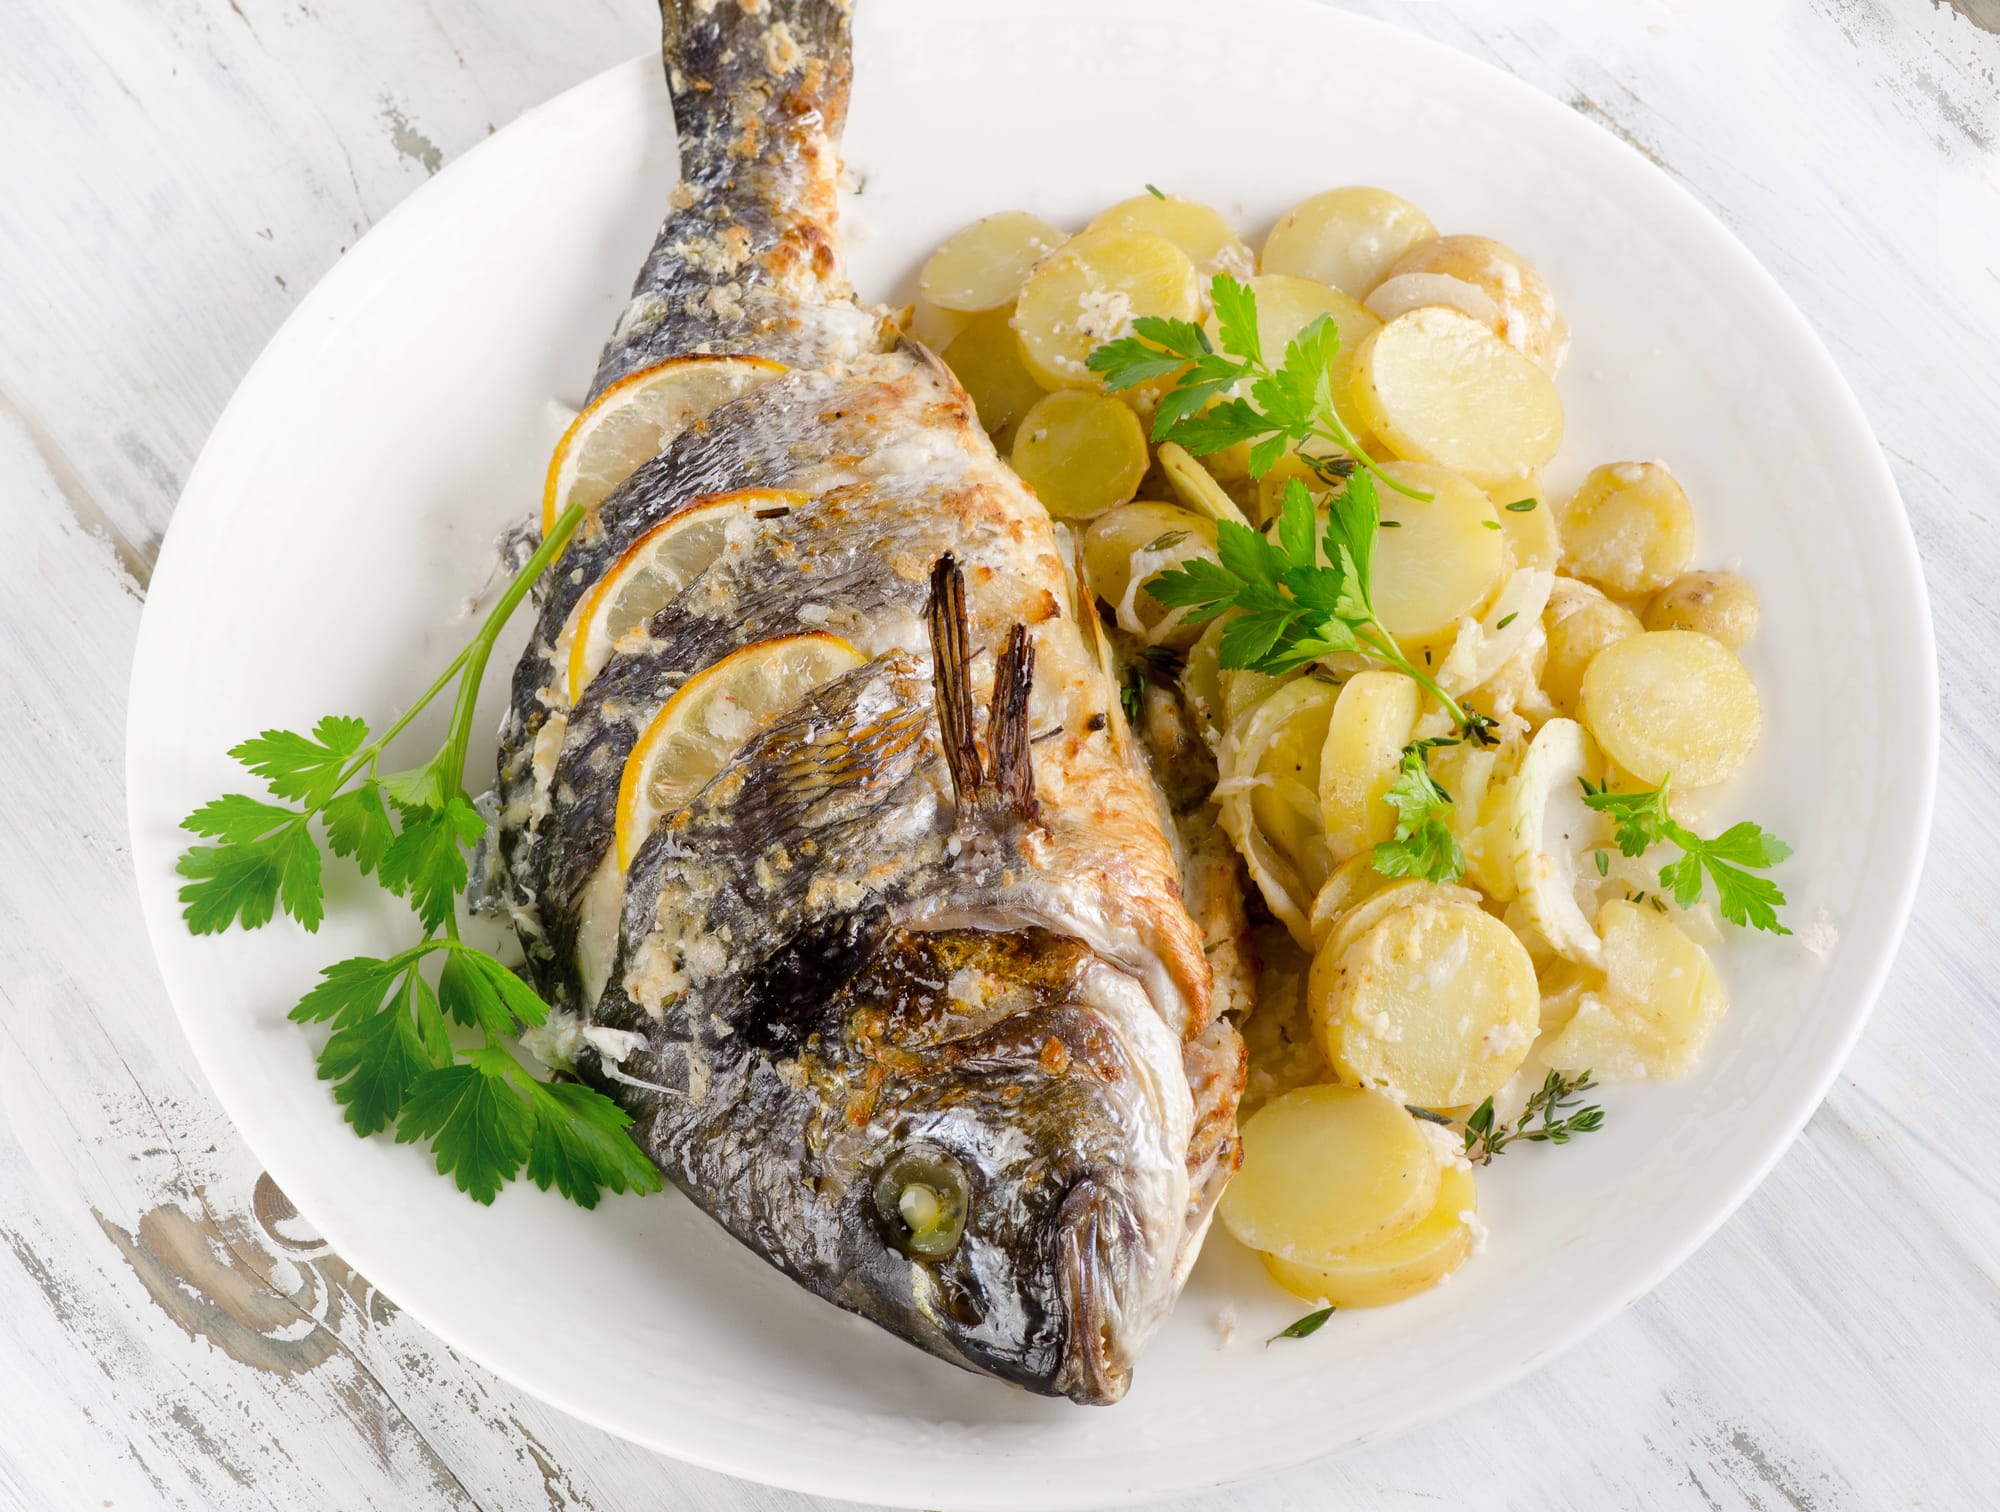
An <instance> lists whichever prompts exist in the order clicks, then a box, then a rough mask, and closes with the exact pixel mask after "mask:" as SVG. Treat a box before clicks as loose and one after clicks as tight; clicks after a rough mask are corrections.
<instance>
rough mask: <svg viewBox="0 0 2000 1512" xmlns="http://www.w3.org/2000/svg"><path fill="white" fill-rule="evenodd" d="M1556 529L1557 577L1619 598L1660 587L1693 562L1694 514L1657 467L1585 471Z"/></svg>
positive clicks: (1642, 464) (1613, 466)
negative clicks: (1573, 579)
mask: <svg viewBox="0 0 2000 1512" xmlns="http://www.w3.org/2000/svg"><path fill="white" fill-rule="evenodd" d="M1557 524H1558V526H1559V528H1560V530H1561V533H1562V543H1563V571H1565V572H1567V573H1569V574H1570V575H1571V576H1573V577H1580V578H1583V579H1584V580H1585V581H1587V582H1592V583H1595V584H1597V586H1598V587H1600V588H1602V589H1604V590H1605V591H1606V592H1609V593H1615V594H1617V595H1619V596H1620V597H1621V598H1630V597H1632V596H1633V595H1635V594H1641V593H1651V592H1653V591H1654V590H1655V589H1659V588H1664V587H1665V586H1666V585H1667V584H1668V583H1670V582H1672V581H1673V579H1674V577H1675V576H1676V575H1677V574H1679V573H1680V572H1681V571H1682V570H1683V569H1685V568H1686V566H1687V564H1688V563H1689V562H1691V561H1693V560H1694V507H1693V506H1692V505H1691V504H1689V503H1688V496H1687V493H1686V491H1685V490H1683V489H1682V487H1681V485H1680V483H1679V481H1678V480H1677V479H1675V477H1674V475H1673V474H1672V473H1670V472H1669V471H1667V469H1666V468H1665V467H1663V466H1661V465H1660V464H1659V463H1658V462H1614V463H1611V464H1610V465H1608V466H1605V467H1599V468H1594V469H1592V471H1591V473H1590V476H1589V477H1587V478H1585V479H1584V480H1583V486H1582V487H1581V488H1579V489H1578V490H1577V491H1576V494H1575V496H1574V497H1572V498H1571V499H1570V501H1569V502H1568V503H1567V504H1565V505H1563V507H1562V512H1561V515H1560V517H1559V518H1558V520H1557Z"/></svg>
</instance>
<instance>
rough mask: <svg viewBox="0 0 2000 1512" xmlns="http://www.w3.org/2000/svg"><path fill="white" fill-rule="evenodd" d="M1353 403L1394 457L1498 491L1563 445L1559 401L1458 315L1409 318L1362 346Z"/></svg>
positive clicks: (1544, 379) (1535, 372) (1421, 313)
mask: <svg viewBox="0 0 2000 1512" xmlns="http://www.w3.org/2000/svg"><path fill="white" fill-rule="evenodd" d="M1353 385H1354V403H1355V408H1356V410H1357V411H1358V412H1359V413H1360V416H1361V419H1362V420H1363V421H1364V422H1365V423H1366V425H1367V426H1368V429H1369V430H1370V431H1371V432H1373V433H1374V435H1375V436H1377V437H1378V438H1380V440H1381V441H1382V442H1383V443H1384V444H1385V445H1386V446H1387V447H1388V448H1389V449H1390V450H1391V451H1392V452H1394V453H1395V454H1396V455H1397V456H1399V457H1403V458H1406V459H1407V460H1409V461H1412V462H1433V463H1436V464H1438V465H1439V466H1441V467H1449V468H1451V469H1453V470H1454V471H1457V472H1460V473H1463V474H1464V475H1465V476H1466V477H1468V478H1470V479H1472V481H1473V482H1475V483H1477V484H1479V485H1480V486H1481V487H1483V488H1500V487H1502V486H1504V485H1505V484H1507V483H1510V482H1512V481H1514V480H1516V479H1521V478H1526V477H1528V476H1529V475H1530V474H1532V473H1534V472H1536V471H1538V470H1539V469H1540V468H1542V467H1544V466H1546V465H1547V463H1548V461H1549V459H1550V458H1551V457H1553V456H1555V454H1556V450H1557V448H1558V447H1560V446H1561V445H1562V430H1563V409H1562V398H1561V396H1560V395H1558V394H1557V393H1556V387H1555V385H1554V384H1553V383H1551V382H1550V381H1549V376H1548V374H1546V373H1544V372H1543V371H1542V370H1541V369H1540V368H1538V367H1536V366H1535V364H1534V363H1533V362H1531V361H1529V360H1528V359H1527V358H1526V357H1523V356H1522V355H1521V354H1520V353H1519V352H1517V351H1515V350H1514V348H1512V347H1510V346H1508V345H1507V343H1506V342H1504V341H1502V340H1501V339H1500V338H1499V337H1498V336H1495V335H1494V334H1493V333H1492V332H1491V331H1489V330H1487V329H1486V327H1484V326H1482V325H1481V324H1480V323H1479V322H1478V321H1476V320H1473V319H1471V318H1470V317H1469V316H1465V315H1461V314H1459V313H1458V312H1457V311H1456V310H1445V309H1436V308H1432V309H1424V310H1412V311H1410V313H1409V314H1407V315H1399V316H1397V317H1396V318H1395V319H1394V320H1392V321H1390V322H1389V323H1388V324H1387V325H1385V326H1383V327H1382V329H1381V330H1379V331H1377V332H1376V333H1375V334H1374V335H1373V336H1370V337H1369V338H1368V339H1367V340H1366V341H1365V342H1363V343H1362V346H1361V349H1360V351H1359V353H1358V354H1357V355H1356V359H1355V365H1354V372H1353Z"/></svg>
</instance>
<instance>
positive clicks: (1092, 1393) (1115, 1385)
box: [1052, 1178, 1132, 1406]
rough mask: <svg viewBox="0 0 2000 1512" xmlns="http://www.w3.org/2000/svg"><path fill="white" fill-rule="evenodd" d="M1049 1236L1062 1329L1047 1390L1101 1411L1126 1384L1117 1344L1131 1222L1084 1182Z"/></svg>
mask: <svg viewBox="0 0 2000 1512" xmlns="http://www.w3.org/2000/svg"><path fill="white" fill-rule="evenodd" d="M1056 1232H1057V1240H1056V1265H1057V1282H1058V1285H1059V1287H1060V1289H1061V1294H1062V1302H1063V1312H1064V1314H1065V1316H1066V1318H1067V1329H1066V1331H1065V1333H1064V1336H1063V1352H1062V1361H1061V1364H1060V1365H1059V1366H1058V1367H1057V1370H1056V1374H1055V1380H1054V1382H1053V1383H1052V1384H1053V1385H1054V1386H1055V1388H1056V1390H1058V1391H1060V1392H1061V1393H1062V1394H1063V1395H1064V1396H1066V1397H1068V1398H1069V1399H1070V1400H1071V1401H1073V1402H1077V1403H1081V1404H1082V1405H1084V1406H1109V1405H1110V1404H1111V1403H1113V1402H1115V1401H1117V1400H1118V1399H1119V1398H1120V1397H1122V1396H1124V1395H1125V1389H1126V1387H1128V1386H1130V1385H1131V1384H1132V1362H1131V1357H1130V1354H1129V1352H1128V1351H1127V1350H1126V1349H1125V1348H1124V1346H1123V1344H1122V1342H1121V1339H1120V1335H1121V1334H1122V1333H1123V1331H1124V1330H1123V1325H1124V1313H1125V1309H1124V1305H1123V1302H1122V1300H1121V1299H1122V1295H1123V1292H1124V1289H1125V1287H1124V1283H1125V1282H1126V1280H1127V1276H1126V1272H1127V1270H1128V1269H1129V1266H1130V1261H1129V1259H1128V1257H1129V1255H1130V1254H1131V1247H1130V1241H1131V1237H1132V1223H1131V1219H1130V1217H1129V1216H1128V1215H1127V1213H1126V1211H1125V1207H1124V1204H1123V1203H1121V1202H1119V1201H1118V1200H1117V1199H1116V1198H1115V1197H1113V1196H1112V1195H1111V1194H1110V1193H1109V1192H1107V1191H1106V1190H1105V1189H1104V1188H1103V1187H1101V1186H1099V1185H1098V1184H1097V1183H1096V1182H1094V1181H1091V1180H1090V1179H1088V1178H1085V1179H1084V1180H1082V1181H1079V1182H1078V1183H1077V1184H1076V1185H1075V1186H1074V1187H1072V1188H1071V1189H1070V1192H1069V1195H1068V1196H1066V1197H1064V1198H1063V1203H1062V1209H1061V1212H1060V1214H1059V1216H1058V1221H1057V1230H1056Z"/></svg>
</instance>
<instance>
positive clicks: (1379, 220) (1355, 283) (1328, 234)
mask: <svg viewBox="0 0 2000 1512" xmlns="http://www.w3.org/2000/svg"><path fill="white" fill-rule="evenodd" d="M1436 235H1437V227H1436V226H1433V225H1432V224H1431V218H1430V217H1429V216H1428V215H1425V214H1424V212H1423V211H1421V210H1419V209H1418V208H1417V207H1416V206H1415V205H1413V204H1411V203H1410V202H1409V201H1408V200H1406V199H1404V198H1402V197H1401V196H1400V195H1395V194H1391V193H1390V192H1389V191H1388V190H1386V189H1369V188H1364V187H1360V186H1354V187H1350V188H1346V189H1329V190H1327V191H1326V192H1325V193H1324V194H1315V195H1314V196H1313V197H1312V198H1311V199H1309V200H1305V201H1302V202H1301V203H1299V204H1297V205H1294V206H1293V207H1292V208H1291V209H1290V210H1287V211H1286V212H1285V213H1284V214H1283V215H1281V216H1279V217H1278V223H1277V225H1275V226H1273V227H1272V228H1271V234H1270V235H1269V236H1267V237H1266V238H1265V239H1264V255H1263V257H1262V258H1261V259H1260V260H1259V262H1258V270H1259V271H1260V272H1264V273H1290V274H1293V275H1294V276H1296V277H1299V278H1310V279H1314V280H1316V281H1318V282H1320V283H1323V284H1332V285H1333V286H1334V287H1335V288H1336V289H1338V290H1340V292H1341V293H1343V294H1345V295H1347V296H1348V298H1350V299H1366V298H1367V297H1368V295H1369V292H1370V291H1371V290H1373V289H1374V287H1375V285H1377V284H1378V283H1380V282H1381V281H1382V279H1383V276H1384V275H1385V274H1387V273H1388V271H1389V269H1390V267H1391V265H1393V264H1394V263H1395V261H1396V260H1397V259H1398V258H1400V257H1401V256H1402V255H1403V254H1404V253H1405V252H1407V251H1409V249H1410V248H1411V247H1413V246H1415V245H1416V244H1417V243H1419V242H1422V241H1425V240H1428V239H1429V238H1430V237H1433V236H1436Z"/></svg>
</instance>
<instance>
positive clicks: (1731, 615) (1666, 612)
mask: <svg viewBox="0 0 2000 1512" xmlns="http://www.w3.org/2000/svg"><path fill="white" fill-rule="evenodd" d="M1760 614H1761V610H1760V607H1759V605H1758V601H1757V590H1756V588H1755V587H1753V586H1752V585H1751V583H1750V580H1749V579H1748V578H1746V577H1741V576H1739V575H1738V574H1736V573H1734V572H1684V573H1682V574H1681V575H1680V576H1679V577H1677V578H1675V579H1674V580H1673V581H1672V582H1671V583H1669V584H1667V586H1666V587H1664V588H1662V589H1661V590H1660V591H1659V593H1658V594H1657V595H1656V596H1655V597H1654V599H1653V602H1652V603H1650V604H1648V605H1647V606H1646V628H1647V629H1648V630H1693V631H1695V632H1697V633H1698V634H1701V635H1706V636H1709V637H1710V638H1711V639H1714V640H1719V641H1721V642H1722V644H1723V645H1725V646H1727V647H1728V648H1729V649H1730V650H1732V651H1741V650H1742V649H1743V648H1744V647H1745V646H1747V645H1749V644H1750V641H1751V638H1752V637H1754V636H1755V635H1756V634H1757V621H1758V618H1759V616H1760Z"/></svg>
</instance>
